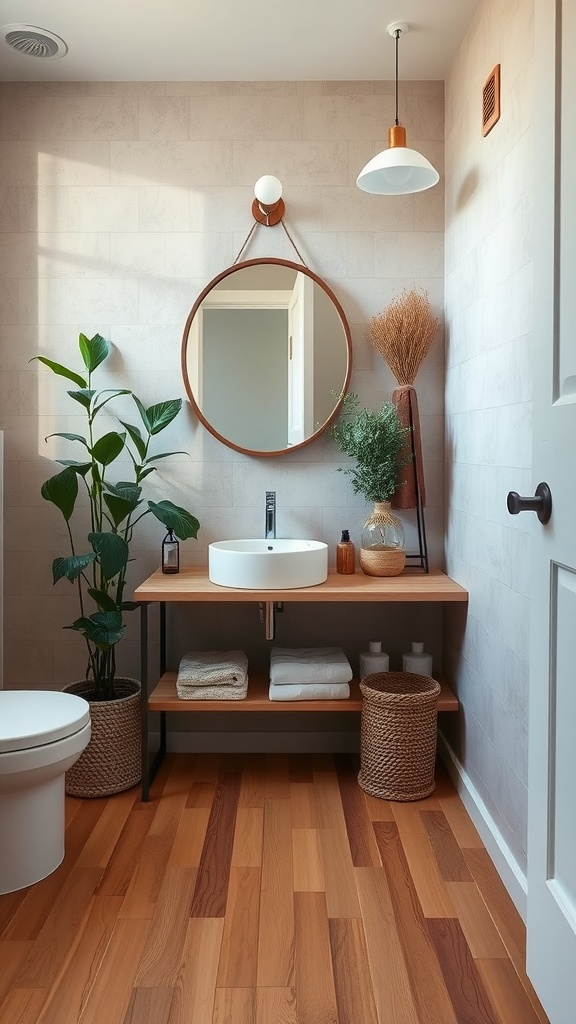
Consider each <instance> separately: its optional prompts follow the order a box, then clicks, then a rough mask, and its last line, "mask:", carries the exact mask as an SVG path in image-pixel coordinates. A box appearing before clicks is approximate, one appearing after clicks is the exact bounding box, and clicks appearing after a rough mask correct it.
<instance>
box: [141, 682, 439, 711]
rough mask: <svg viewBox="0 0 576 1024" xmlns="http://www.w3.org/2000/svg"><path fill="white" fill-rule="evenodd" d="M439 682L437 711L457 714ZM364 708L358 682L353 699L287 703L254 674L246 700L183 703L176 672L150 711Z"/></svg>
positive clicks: (161, 688)
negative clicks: (271, 693)
mask: <svg viewBox="0 0 576 1024" xmlns="http://www.w3.org/2000/svg"><path fill="white" fill-rule="evenodd" d="M436 678H437V679H438V682H439V683H440V696H439V698H438V711H458V700H457V698H456V697H455V696H454V694H453V693H452V691H451V690H450V688H449V686H448V685H447V683H446V682H445V680H444V679H442V677H441V676H437V677H436ZM361 709H362V693H361V691H360V683H359V681H358V679H354V680H352V682H351V684H350V697H349V698H348V699H347V700H287V701H274V700H270V699H269V697H268V677H267V676H265V675H254V677H252V676H251V677H250V680H249V683H248V695H247V696H246V697H245V698H244V700H182V699H181V698H180V697H179V696H178V694H177V693H176V673H175V672H166V673H165V674H164V675H163V676H162V678H161V680H160V682H159V683H158V685H157V686H156V687H155V689H154V690H153V691H152V693H151V694H150V696H149V697H148V710H149V711H176V712H178V714H182V713H186V712H188V711H193V712H196V714H201V713H202V712H205V711H220V712H221V711H234V712H238V713H239V712H246V711H291V712H295V711H296V712H306V711H309V712H314V711H330V712H332V711H340V712H342V711H360V710H361Z"/></svg>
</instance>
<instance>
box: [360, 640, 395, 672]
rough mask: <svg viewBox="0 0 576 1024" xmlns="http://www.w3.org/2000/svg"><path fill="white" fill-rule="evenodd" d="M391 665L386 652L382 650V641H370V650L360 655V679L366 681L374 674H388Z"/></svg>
mask: <svg viewBox="0 0 576 1024" xmlns="http://www.w3.org/2000/svg"><path fill="white" fill-rule="evenodd" d="M389 664H390V659H389V658H388V655H387V654H386V651H383V650H382V641H381V640H370V641H369V642H368V650H367V651H362V653H361V654H360V679H365V678H366V676H369V675H371V674H372V673H373V672H387V671H388V666H389Z"/></svg>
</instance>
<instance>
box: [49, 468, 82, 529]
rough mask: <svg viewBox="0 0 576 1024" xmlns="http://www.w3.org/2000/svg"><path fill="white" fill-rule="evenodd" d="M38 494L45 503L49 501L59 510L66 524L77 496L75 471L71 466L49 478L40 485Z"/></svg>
mask: <svg viewBox="0 0 576 1024" xmlns="http://www.w3.org/2000/svg"><path fill="white" fill-rule="evenodd" d="M40 493H41V495H42V497H43V498H44V499H45V500H46V501H51V502H52V504H53V505H56V508H59V509H60V511H61V513H62V515H63V516H64V519H65V520H66V522H68V521H69V520H70V518H71V516H72V513H73V511H74V505H75V504H76V498H77V496H78V477H77V476H76V472H75V470H74V469H73V468H72V467H71V466H67V467H66V469H63V470H62V472H61V473H57V474H56V476H51V477H50V479H49V480H46V481H45V483H43V484H42V488H41V491H40Z"/></svg>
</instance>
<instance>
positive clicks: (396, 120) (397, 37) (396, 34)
mask: <svg viewBox="0 0 576 1024" xmlns="http://www.w3.org/2000/svg"><path fill="white" fill-rule="evenodd" d="M394 36H395V38H396V118H395V121H394V123H395V124H396V125H398V124H399V123H400V122H399V121H398V40H399V39H400V29H399V28H397V29H396V31H395V33H394Z"/></svg>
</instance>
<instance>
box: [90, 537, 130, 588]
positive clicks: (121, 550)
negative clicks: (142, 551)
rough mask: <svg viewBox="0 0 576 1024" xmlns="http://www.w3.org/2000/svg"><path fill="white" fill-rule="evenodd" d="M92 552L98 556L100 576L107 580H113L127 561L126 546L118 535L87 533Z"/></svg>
mask: <svg viewBox="0 0 576 1024" xmlns="http://www.w3.org/2000/svg"><path fill="white" fill-rule="evenodd" d="M88 540H89V541H90V543H91V545H92V547H93V548H94V551H95V552H96V554H97V555H98V561H99V562H100V568H101V569H102V575H103V576H104V578H105V579H107V580H112V579H114V577H115V576H117V575H118V573H120V572H122V570H123V569H125V567H126V563H127V561H128V545H127V543H126V541H125V540H124V538H123V537H121V536H120V534H118V533H89V534H88Z"/></svg>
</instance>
